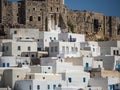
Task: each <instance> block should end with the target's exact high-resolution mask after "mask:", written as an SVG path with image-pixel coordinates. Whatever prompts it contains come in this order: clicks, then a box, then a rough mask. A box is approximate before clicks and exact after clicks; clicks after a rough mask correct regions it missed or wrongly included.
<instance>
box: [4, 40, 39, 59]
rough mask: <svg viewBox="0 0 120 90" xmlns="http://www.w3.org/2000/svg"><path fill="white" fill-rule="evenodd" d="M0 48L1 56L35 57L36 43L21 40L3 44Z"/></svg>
mask: <svg viewBox="0 0 120 90" xmlns="http://www.w3.org/2000/svg"><path fill="white" fill-rule="evenodd" d="M2 46H3V56H22V57H36V56H37V42H36V41H34V40H32V39H29V40H26V39H21V40H18V41H12V42H6V43H3V44H2Z"/></svg>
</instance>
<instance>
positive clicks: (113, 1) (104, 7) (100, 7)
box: [12, 0, 120, 17]
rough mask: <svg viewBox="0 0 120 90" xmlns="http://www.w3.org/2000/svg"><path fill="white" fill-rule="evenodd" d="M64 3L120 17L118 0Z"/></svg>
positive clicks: (66, 0)
mask: <svg viewBox="0 0 120 90" xmlns="http://www.w3.org/2000/svg"><path fill="white" fill-rule="evenodd" d="M12 1H16V0H12ZM65 4H66V5H67V6H68V8H69V9H73V10H89V11H93V12H100V13H104V14H105V15H107V16H118V17H120V0H65Z"/></svg>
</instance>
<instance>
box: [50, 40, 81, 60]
mask: <svg viewBox="0 0 120 90" xmlns="http://www.w3.org/2000/svg"><path fill="white" fill-rule="evenodd" d="M49 56H50V57H64V58H65V57H80V43H79V42H62V41H55V42H50V48H49Z"/></svg>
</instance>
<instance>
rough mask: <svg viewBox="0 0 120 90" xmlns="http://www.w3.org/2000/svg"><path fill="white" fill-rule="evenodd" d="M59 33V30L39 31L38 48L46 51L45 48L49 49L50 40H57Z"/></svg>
mask: <svg viewBox="0 0 120 90" xmlns="http://www.w3.org/2000/svg"><path fill="white" fill-rule="evenodd" d="M58 34H59V32H57V31H48V32H45V31H44V32H43V31H40V33H39V36H40V37H39V41H38V42H39V44H38V50H39V51H41V50H42V51H44V50H47V51H48V50H49V49H48V48H49V42H52V41H56V40H58Z"/></svg>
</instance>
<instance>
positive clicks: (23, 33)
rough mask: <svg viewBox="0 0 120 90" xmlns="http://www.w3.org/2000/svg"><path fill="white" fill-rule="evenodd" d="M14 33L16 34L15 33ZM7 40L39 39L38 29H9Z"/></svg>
mask: <svg viewBox="0 0 120 90" xmlns="http://www.w3.org/2000/svg"><path fill="white" fill-rule="evenodd" d="M15 32H16V33H15ZM8 38H11V39H13V40H17V39H20V38H33V39H36V40H38V39H39V29H23V28H21V29H10V30H9V33H8Z"/></svg>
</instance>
